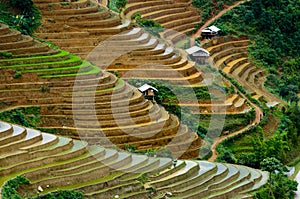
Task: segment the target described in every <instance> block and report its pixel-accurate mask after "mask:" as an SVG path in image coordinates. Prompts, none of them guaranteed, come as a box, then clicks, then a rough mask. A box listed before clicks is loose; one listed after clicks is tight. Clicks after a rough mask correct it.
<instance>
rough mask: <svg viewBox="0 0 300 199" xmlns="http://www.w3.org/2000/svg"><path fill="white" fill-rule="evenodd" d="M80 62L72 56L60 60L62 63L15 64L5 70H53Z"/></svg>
mask: <svg viewBox="0 0 300 199" xmlns="http://www.w3.org/2000/svg"><path fill="white" fill-rule="evenodd" d="M81 62H82V60H81V59H80V58H79V57H77V56H74V55H71V56H70V58H69V59H67V60H62V61H60V60H59V61H51V62H40V63H29V64H16V65H11V66H7V67H6V68H13V69H18V68H21V69H20V70H25V71H26V68H29V67H36V68H37V69H38V68H39V67H47V69H50V68H55V67H60V66H61V65H70V66H72V65H74V64H79V63H81Z"/></svg>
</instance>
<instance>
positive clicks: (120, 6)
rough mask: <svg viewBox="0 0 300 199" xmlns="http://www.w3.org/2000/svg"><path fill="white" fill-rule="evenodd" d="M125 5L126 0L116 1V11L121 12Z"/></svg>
mask: <svg viewBox="0 0 300 199" xmlns="http://www.w3.org/2000/svg"><path fill="white" fill-rule="evenodd" d="M126 4H127V0H117V1H116V7H117V8H118V10H120V11H121V10H122V9H123V8H125V6H126Z"/></svg>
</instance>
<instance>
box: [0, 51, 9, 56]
mask: <svg viewBox="0 0 300 199" xmlns="http://www.w3.org/2000/svg"><path fill="white" fill-rule="evenodd" d="M0 58H12V54H11V53H10V52H6V51H0Z"/></svg>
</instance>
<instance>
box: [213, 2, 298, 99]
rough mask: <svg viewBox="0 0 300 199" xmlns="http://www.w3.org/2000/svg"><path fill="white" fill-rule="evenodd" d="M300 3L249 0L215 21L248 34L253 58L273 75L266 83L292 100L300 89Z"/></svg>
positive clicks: (227, 30) (228, 31) (230, 31)
mask: <svg viewBox="0 0 300 199" xmlns="http://www.w3.org/2000/svg"><path fill="white" fill-rule="evenodd" d="M299 18H300V5H299V3H297V1H293V0H282V1H277V0H268V1H262V0H258V1H249V2H246V3H244V4H241V5H240V6H238V7H237V8H234V9H232V10H231V11H229V12H227V13H226V14H225V15H223V16H222V17H221V18H219V19H218V20H216V22H215V24H216V25H217V26H218V27H220V28H221V29H222V30H223V32H225V33H226V34H232V35H236V36H241V35H247V36H248V37H250V39H251V41H253V42H252V45H250V47H249V53H250V56H251V59H252V61H253V62H255V64H256V65H257V66H259V67H262V68H266V69H267V70H268V71H269V75H268V78H267V81H266V86H267V87H268V88H269V89H270V90H271V91H272V92H274V93H276V94H279V95H280V96H282V97H283V98H285V99H286V100H288V101H291V102H297V101H298V100H299V97H298V96H297V94H298V93H299V91H300V79H299V78H300V68H299V66H300V58H299V57H300V56H299V55H300V51H299V46H300V43H299V42H300V24H299Z"/></svg>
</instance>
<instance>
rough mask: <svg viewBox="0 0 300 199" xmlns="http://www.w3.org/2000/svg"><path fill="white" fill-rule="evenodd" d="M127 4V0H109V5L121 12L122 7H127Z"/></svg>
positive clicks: (110, 7)
mask: <svg viewBox="0 0 300 199" xmlns="http://www.w3.org/2000/svg"><path fill="white" fill-rule="evenodd" d="M126 4H127V0H109V1H108V7H109V9H111V10H113V11H115V12H120V11H121V10H122V9H124V8H125V6H126Z"/></svg>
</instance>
